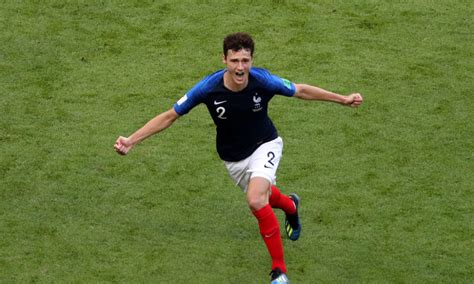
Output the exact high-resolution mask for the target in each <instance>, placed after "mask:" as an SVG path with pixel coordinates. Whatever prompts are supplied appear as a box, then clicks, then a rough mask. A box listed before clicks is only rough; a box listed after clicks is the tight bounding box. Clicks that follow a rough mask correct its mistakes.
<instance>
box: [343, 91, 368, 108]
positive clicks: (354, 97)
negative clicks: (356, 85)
mask: <svg viewBox="0 0 474 284" xmlns="http://www.w3.org/2000/svg"><path fill="white" fill-rule="evenodd" d="M363 101H364V99H363V98H362V96H361V94H359V93H353V94H350V95H349V96H347V99H346V103H345V105H346V106H351V107H358V106H360V105H361V104H362V102H363Z"/></svg>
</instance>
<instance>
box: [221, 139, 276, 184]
mask: <svg viewBox="0 0 474 284" xmlns="http://www.w3.org/2000/svg"><path fill="white" fill-rule="evenodd" d="M282 152H283V139H281V137H278V138H276V139H274V140H272V141H269V142H266V143H263V144H262V145H260V146H259V147H258V148H257V149H256V150H255V151H254V152H253V153H252V155H250V156H249V157H247V158H245V159H243V160H240V161H237V162H227V161H224V164H225V166H226V168H227V171H228V173H229V175H230V177H231V178H232V180H233V181H234V182H235V185H238V186H239V187H240V188H241V189H242V191H244V192H246V191H247V186H248V183H249V181H250V179H251V178H253V177H263V178H265V179H266V180H268V181H269V182H270V184H275V183H276V171H277V169H278V165H279V164H280V159H281V156H282Z"/></svg>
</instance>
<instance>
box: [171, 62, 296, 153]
mask: <svg viewBox="0 0 474 284" xmlns="http://www.w3.org/2000/svg"><path fill="white" fill-rule="evenodd" d="M224 72H225V70H220V71H217V72H215V73H213V74H211V75H209V76H207V77H206V78H204V79H203V80H202V81H200V82H199V83H197V84H196V85H195V86H194V87H193V88H191V90H189V92H187V93H186V94H185V95H184V96H183V97H182V98H181V99H180V100H179V101H178V102H177V103H176V104H175V105H174V110H175V111H176V112H177V113H178V114H179V115H184V114H186V113H188V112H189V111H190V110H191V109H192V108H194V107H195V106H196V105H198V104H201V103H203V104H205V105H206V106H207V109H208V111H209V114H210V115H211V117H212V119H213V121H214V123H215V125H216V148H217V152H218V154H219V156H220V158H221V159H222V160H224V161H229V162H234V161H240V160H242V159H245V158H247V157H248V156H250V155H251V154H252V153H253V152H254V151H255V150H256V149H257V148H258V147H259V146H260V145H261V144H262V143H265V142H268V141H271V140H273V139H275V138H277V137H278V132H277V130H276V128H275V126H274V125H273V123H272V121H271V119H270V118H269V117H268V103H269V102H270V100H271V99H272V98H273V96H274V95H283V96H288V97H291V96H293V95H294V94H295V92H296V88H295V85H294V84H293V83H291V82H290V81H288V80H286V79H282V78H280V77H278V76H276V75H273V74H271V73H270V72H268V71H267V70H265V69H262V68H255V67H254V68H252V69H250V74H249V81H248V85H247V87H245V89H243V90H242V91H240V92H233V91H230V90H229V89H227V88H226V87H225V86H224Z"/></svg>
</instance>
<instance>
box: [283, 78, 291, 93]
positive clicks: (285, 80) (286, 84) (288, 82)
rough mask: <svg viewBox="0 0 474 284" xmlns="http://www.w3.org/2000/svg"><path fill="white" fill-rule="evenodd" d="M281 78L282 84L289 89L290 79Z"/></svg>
mask: <svg viewBox="0 0 474 284" xmlns="http://www.w3.org/2000/svg"><path fill="white" fill-rule="evenodd" d="M282 80H283V84H284V85H285V87H286V88H287V89H290V90H291V82H290V80H287V79H283V78H282Z"/></svg>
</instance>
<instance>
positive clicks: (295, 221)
mask: <svg viewBox="0 0 474 284" xmlns="http://www.w3.org/2000/svg"><path fill="white" fill-rule="evenodd" d="M290 198H291V200H293V203H294V204H295V207H296V213H295V214H291V215H289V214H287V215H286V216H285V231H286V235H287V236H288V238H289V239H290V240H292V241H296V240H297V239H298V238H299V237H300V233H301V222H300V216H299V207H300V198H299V197H298V195H296V193H292V194H290Z"/></svg>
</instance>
